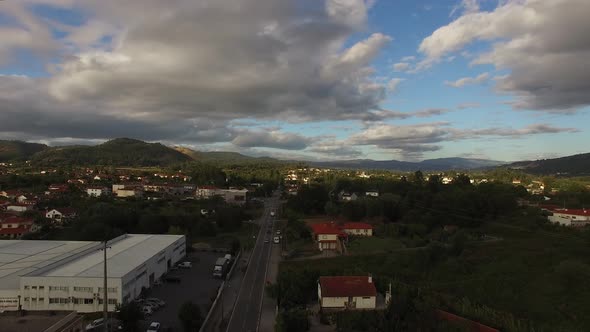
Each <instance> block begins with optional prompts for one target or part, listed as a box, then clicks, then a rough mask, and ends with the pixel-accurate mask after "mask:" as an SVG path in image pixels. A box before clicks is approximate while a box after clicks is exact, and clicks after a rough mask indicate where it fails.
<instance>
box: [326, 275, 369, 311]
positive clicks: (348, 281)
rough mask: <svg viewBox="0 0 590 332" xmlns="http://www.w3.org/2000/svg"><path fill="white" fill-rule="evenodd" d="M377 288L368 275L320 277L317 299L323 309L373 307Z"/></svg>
mask: <svg viewBox="0 0 590 332" xmlns="http://www.w3.org/2000/svg"><path fill="white" fill-rule="evenodd" d="M376 300H377V289H376V288H375V284H374V283H373V278H372V277H371V276H370V275H369V276H333V277H320V280H319V282H318V301H319V304H320V308H321V309H322V310H324V309H328V310H329V309H375V306H376Z"/></svg>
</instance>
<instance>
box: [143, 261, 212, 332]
mask: <svg viewBox="0 0 590 332" xmlns="http://www.w3.org/2000/svg"><path fill="white" fill-rule="evenodd" d="M222 256H223V254H222V253H210V252H197V253H190V254H189V256H188V257H187V259H186V261H190V262H192V268H190V269H182V268H180V269H178V270H176V271H171V272H170V273H168V277H178V278H179V279H180V282H164V283H163V284H162V285H160V286H156V287H154V288H152V289H151V290H150V291H149V292H148V293H147V297H155V298H158V299H161V300H163V301H164V302H166V306H165V307H163V308H160V309H158V310H156V311H155V312H154V313H153V314H152V315H151V316H149V317H146V324H149V323H150V322H159V323H161V324H162V327H163V328H171V329H172V330H173V331H182V325H181V324H180V321H179V320H178V310H179V309H180V306H181V305H182V304H183V303H184V302H186V301H192V302H193V303H196V304H198V305H199V307H200V308H201V313H202V315H203V318H204V317H205V316H206V315H207V311H208V310H209V307H210V305H211V303H212V300H213V299H214V298H215V296H216V295H217V289H218V288H219V286H220V285H221V279H215V278H213V275H212V273H213V267H214V266H215V260H216V259H217V258H218V257H222Z"/></svg>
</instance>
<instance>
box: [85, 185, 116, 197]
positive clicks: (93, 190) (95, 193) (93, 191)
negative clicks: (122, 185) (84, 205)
mask: <svg viewBox="0 0 590 332" xmlns="http://www.w3.org/2000/svg"><path fill="white" fill-rule="evenodd" d="M86 194H88V196H89V197H100V196H106V195H110V194H111V190H110V189H109V188H108V187H88V188H86Z"/></svg>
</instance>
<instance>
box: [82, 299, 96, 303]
mask: <svg viewBox="0 0 590 332" xmlns="http://www.w3.org/2000/svg"><path fill="white" fill-rule="evenodd" d="M92 303H94V299H84V304H92Z"/></svg>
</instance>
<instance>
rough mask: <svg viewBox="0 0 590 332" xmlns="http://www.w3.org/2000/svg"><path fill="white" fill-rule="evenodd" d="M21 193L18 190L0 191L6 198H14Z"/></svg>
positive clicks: (0, 194)
mask: <svg viewBox="0 0 590 332" xmlns="http://www.w3.org/2000/svg"><path fill="white" fill-rule="evenodd" d="M20 194H21V192H20V191H18V190H2V191H0V196H2V197H6V198H8V199H14V198H16V197H17V196H19V195H20Z"/></svg>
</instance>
